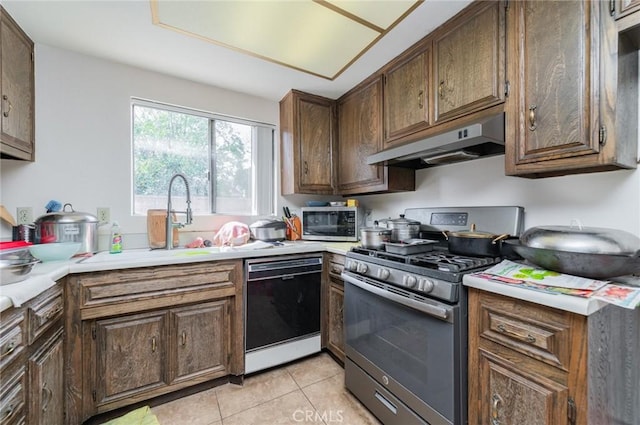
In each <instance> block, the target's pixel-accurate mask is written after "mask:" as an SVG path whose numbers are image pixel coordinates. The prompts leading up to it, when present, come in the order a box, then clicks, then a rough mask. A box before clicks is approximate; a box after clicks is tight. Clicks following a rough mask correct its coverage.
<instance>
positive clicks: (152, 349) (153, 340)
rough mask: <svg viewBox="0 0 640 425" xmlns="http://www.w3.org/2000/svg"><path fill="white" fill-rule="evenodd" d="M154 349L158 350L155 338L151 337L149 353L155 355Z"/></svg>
mask: <svg viewBox="0 0 640 425" xmlns="http://www.w3.org/2000/svg"><path fill="white" fill-rule="evenodd" d="M156 348H158V345H157V341H156V337H155V336H152V337H151V352H152V353H155V352H156Z"/></svg>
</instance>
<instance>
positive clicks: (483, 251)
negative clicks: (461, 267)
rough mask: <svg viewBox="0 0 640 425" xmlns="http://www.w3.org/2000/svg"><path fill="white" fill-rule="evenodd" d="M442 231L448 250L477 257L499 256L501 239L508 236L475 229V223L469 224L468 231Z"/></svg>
mask: <svg viewBox="0 0 640 425" xmlns="http://www.w3.org/2000/svg"><path fill="white" fill-rule="evenodd" d="M442 233H443V234H444V236H445V238H447V241H448V249H449V252H451V253H453V254H459V255H471V256H479V257H499V256H500V255H501V250H502V241H503V240H504V239H506V238H508V237H509V235H508V234H503V235H496V234H493V233H488V232H479V231H476V225H475V224H472V225H471V230H469V231H460V232H449V231H444V232H442Z"/></svg>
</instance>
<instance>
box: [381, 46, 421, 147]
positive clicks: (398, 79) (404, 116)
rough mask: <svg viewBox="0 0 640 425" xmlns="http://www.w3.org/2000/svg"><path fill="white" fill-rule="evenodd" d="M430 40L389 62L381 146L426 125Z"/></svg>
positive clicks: (384, 74)
mask: <svg viewBox="0 0 640 425" xmlns="http://www.w3.org/2000/svg"><path fill="white" fill-rule="evenodd" d="M430 45H431V44H430V43H426V44H425V43H422V44H421V45H418V46H417V48H414V49H411V50H410V51H409V52H408V53H406V54H403V55H402V56H400V57H399V58H398V59H396V60H394V62H393V63H391V64H390V66H389V68H388V69H386V70H385V71H384V73H383V78H384V146H383V148H388V147H390V146H392V145H393V141H394V140H395V139H397V138H398V137H401V136H404V135H407V134H410V133H412V132H414V131H416V130H419V129H421V128H425V127H426V126H428V125H429V102H430V96H429V91H428V90H429V84H428V81H429V66H430V64H431V49H430V47H429V46H430Z"/></svg>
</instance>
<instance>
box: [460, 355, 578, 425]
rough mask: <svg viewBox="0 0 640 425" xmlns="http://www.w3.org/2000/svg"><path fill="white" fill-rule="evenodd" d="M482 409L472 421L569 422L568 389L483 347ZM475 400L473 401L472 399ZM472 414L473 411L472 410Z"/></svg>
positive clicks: (480, 423) (526, 424) (521, 424)
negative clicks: (531, 373) (505, 360)
mask: <svg viewBox="0 0 640 425" xmlns="http://www.w3.org/2000/svg"><path fill="white" fill-rule="evenodd" d="M479 358H480V365H479V366H480V379H479V381H478V384H479V386H480V399H479V400H478V405H479V406H480V407H479V409H480V412H479V415H477V416H475V417H474V416H469V418H470V419H469V423H475V424H478V425H486V424H505V425H506V424H511V425H555V424H562V423H567V403H568V390H567V388H566V387H563V386H561V385H559V384H557V383H555V382H553V381H551V380H547V379H544V378H541V377H536V376H535V375H528V374H526V373H523V372H521V371H520V370H519V369H518V368H516V367H515V366H514V365H512V364H511V363H509V362H502V361H501V360H500V359H499V358H497V357H494V356H492V355H490V354H488V353H486V352H484V351H483V350H480V355H479ZM470 403H473V400H471V401H470ZM470 415H471V412H470Z"/></svg>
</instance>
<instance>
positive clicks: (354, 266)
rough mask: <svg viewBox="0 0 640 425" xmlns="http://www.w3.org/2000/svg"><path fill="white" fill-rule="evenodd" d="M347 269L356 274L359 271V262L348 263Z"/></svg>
mask: <svg viewBox="0 0 640 425" xmlns="http://www.w3.org/2000/svg"><path fill="white" fill-rule="evenodd" d="M347 268H348V269H349V270H351V271H352V272H355V271H356V270H358V262H357V261H349V262H348V263H347Z"/></svg>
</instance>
